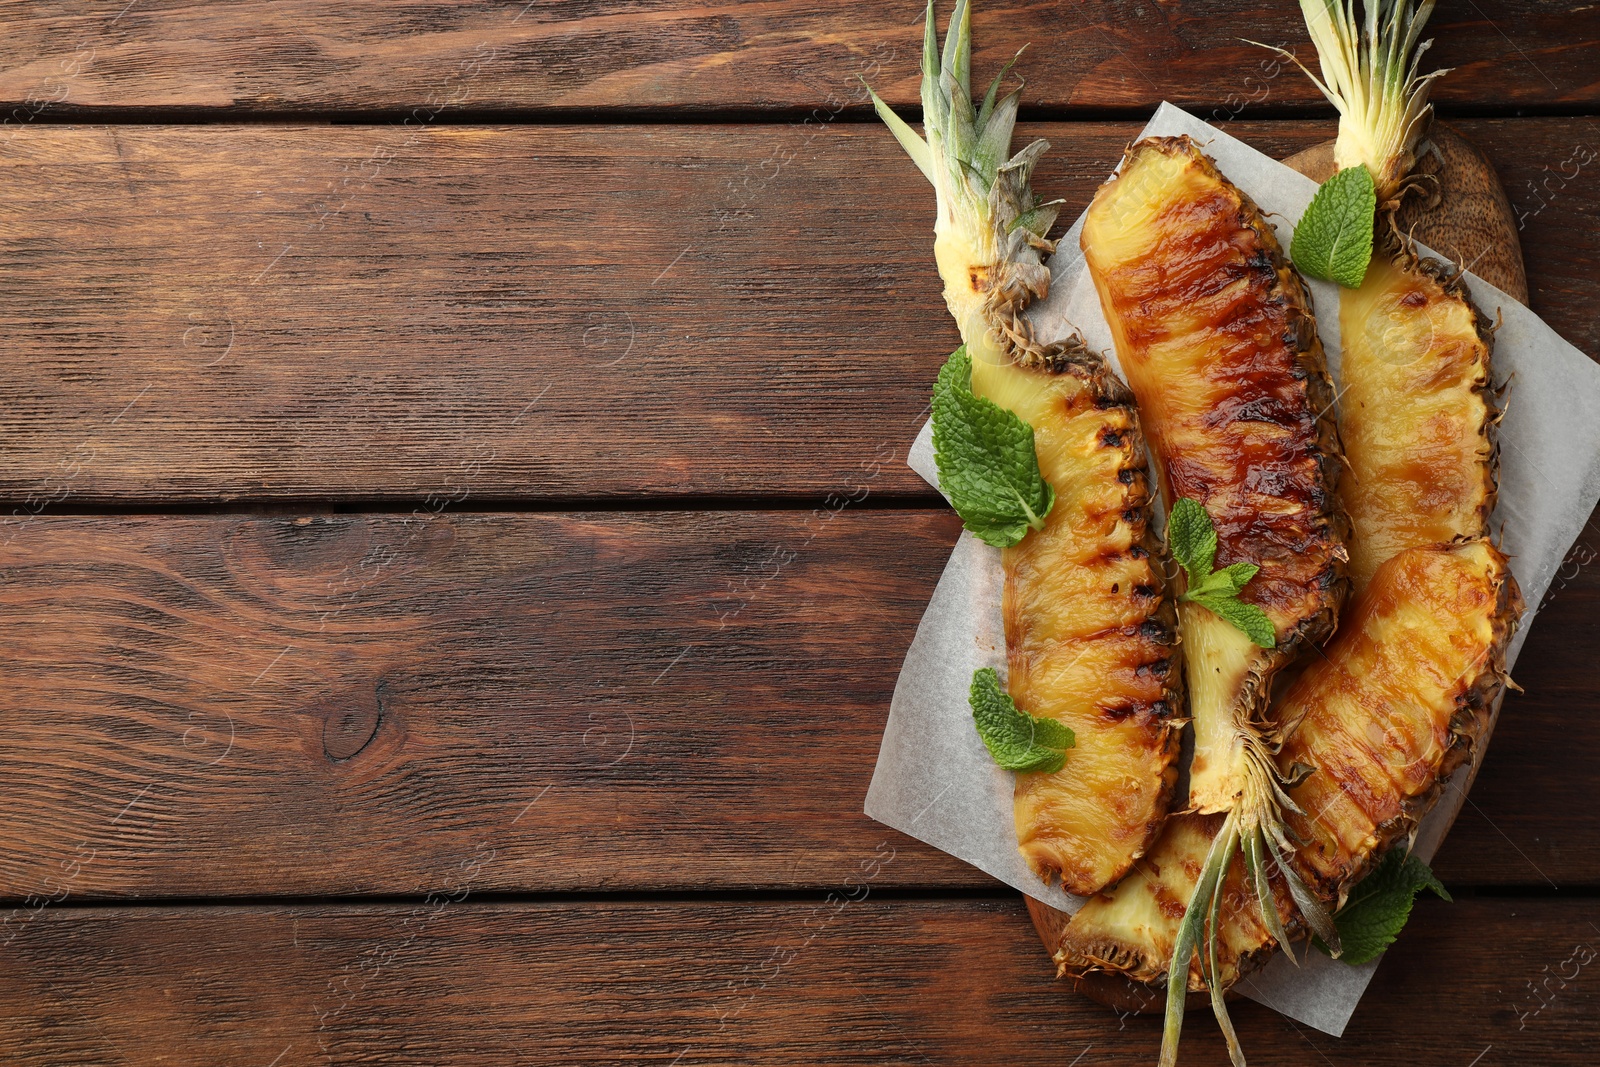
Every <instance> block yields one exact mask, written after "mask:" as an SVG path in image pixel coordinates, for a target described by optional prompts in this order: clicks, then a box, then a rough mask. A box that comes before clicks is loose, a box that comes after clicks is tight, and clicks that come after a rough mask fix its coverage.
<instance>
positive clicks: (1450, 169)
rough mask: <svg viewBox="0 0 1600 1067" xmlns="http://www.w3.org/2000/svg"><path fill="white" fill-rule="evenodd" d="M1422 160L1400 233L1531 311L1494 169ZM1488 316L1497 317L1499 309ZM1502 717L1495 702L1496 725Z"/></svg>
mask: <svg viewBox="0 0 1600 1067" xmlns="http://www.w3.org/2000/svg"><path fill="white" fill-rule="evenodd" d="M1417 155H1418V163H1417V167H1416V172H1417V173H1418V174H1420V175H1424V176H1425V180H1426V181H1428V182H1430V183H1433V184H1434V185H1435V186H1436V188H1437V195H1430V196H1426V197H1423V196H1413V197H1411V198H1409V199H1408V200H1407V201H1406V203H1405V204H1404V206H1403V207H1402V208H1401V210H1400V213H1399V215H1398V221H1399V224H1400V227H1401V228H1402V229H1403V230H1405V231H1407V232H1409V233H1410V234H1411V235H1412V236H1413V237H1415V238H1416V239H1417V240H1418V241H1421V242H1422V243H1423V244H1425V245H1427V246H1428V247H1429V248H1431V249H1433V250H1434V251H1436V252H1438V253H1439V254H1440V255H1443V256H1446V257H1448V258H1449V259H1450V260H1451V261H1452V262H1454V263H1457V264H1464V265H1465V266H1466V267H1467V269H1468V270H1470V271H1472V272H1473V273H1474V274H1476V275H1478V277H1480V278H1482V279H1484V280H1485V281H1487V282H1489V283H1490V284H1492V285H1495V286H1497V287H1499V288H1500V289H1502V290H1504V291H1505V292H1507V293H1509V294H1510V295H1511V296H1513V297H1515V298H1516V299H1517V300H1518V301H1519V302H1521V303H1523V304H1526V303H1527V302H1528V276H1527V272H1526V270H1525V269H1524V267H1523V263H1522V242H1521V241H1520V240H1519V239H1518V237H1517V221H1516V216H1515V215H1514V214H1513V213H1512V211H1511V204H1510V202H1509V201H1508V200H1507V199H1506V193H1505V189H1503V188H1502V187H1501V185H1500V179H1499V177H1498V176H1497V175H1496V174H1495V171H1494V167H1493V166H1491V165H1490V163H1489V161H1488V159H1486V158H1485V157H1484V155H1483V153H1482V152H1480V151H1478V149H1477V148H1476V147H1474V146H1473V145H1472V143H1471V142H1469V141H1467V140H1466V139H1465V138H1464V137H1462V136H1461V135H1460V134H1458V133H1456V132H1455V131H1454V130H1452V129H1451V128H1450V127H1449V126H1448V125H1446V124H1445V123H1442V122H1435V123H1434V124H1433V128H1432V129H1430V130H1429V131H1428V137H1427V140H1425V141H1424V142H1423V144H1422V147H1421V148H1420V149H1419V150H1418V153H1417ZM1283 162H1284V163H1285V164H1286V165H1287V166H1290V167H1293V168H1294V169H1295V170H1297V171H1299V172H1300V173H1301V174H1304V175H1305V176H1306V177H1308V178H1310V179H1312V180H1313V181H1316V182H1319V183H1320V182H1324V181H1326V180H1327V179H1328V178H1329V177H1330V176H1331V175H1332V174H1333V171H1334V166H1333V142H1332V141H1324V142H1323V143H1322V144H1319V145H1315V146H1313V147H1311V148H1308V149H1306V150H1305V151H1303V152H1298V153H1296V154H1295V155H1292V156H1290V157H1289V158H1287V159H1285V160H1284V161H1283ZM1484 310H1485V311H1487V312H1489V313H1491V315H1492V313H1493V309H1492V308H1486V309H1484ZM1499 710H1500V706H1499V701H1496V702H1495V709H1494V712H1495V717H1496V718H1497V717H1498V715H1499ZM1493 729H1494V720H1493V719H1491V720H1490V724H1489V727H1488V729H1487V730H1486V731H1485V732H1484V737H1483V740H1482V741H1481V742H1480V743H1479V745H1478V750H1477V751H1476V752H1475V753H1473V759H1472V769H1471V770H1470V771H1469V772H1468V774H1469V780H1468V784H1469V785H1470V779H1471V778H1472V777H1476V776H1477V773H1478V767H1479V766H1480V765H1481V764H1482V762H1483V754H1484V752H1485V751H1486V750H1487V749H1488V747H1489V746H1488V742H1489V737H1490V734H1491V733H1492V732H1493ZM1026 900H1027V903H1028V914H1029V915H1030V916H1032V918H1033V926H1034V929H1036V930H1037V931H1038V932H1039V937H1040V939H1041V940H1043V941H1044V946H1045V950H1046V951H1047V952H1048V953H1049V954H1050V955H1051V956H1054V955H1055V951H1056V946H1057V945H1059V944H1060V943H1061V932H1062V930H1063V929H1065V927H1066V925H1067V921H1068V920H1069V919H1070V918H1071V916H1069V915H1068V914H1067V913H1066V912H1064V911H1061V910H1059V909H1057V908H1052V907H1051V906H1050V905H1048V904H1044V903H1042V902H1040V901H1037V900H1035V899H1033V898H1032V897H1027V898H1026ZM1073 985H1074V986H1075V987H1076V988H1077V989H1078V991H1079V992H1081V993H1083V994H1084V995H1085V996H1088V997H1090V998H1091V999H1093V1000H1097V1001H1099V1002H1100V1003H1102V1004H1104V1005H1106V1006H1107V1007H1109V1008H1112V1009H1113V1010H1116V1011H1119V1012H1135V1013H1137V1012H1142V1011H1151V1010H1154V1011H1160V1010H1162V1009H1163V1008H1164V1007H1165V1005H1166V995H1165V993H1164V991H1162V990H1158V989H1152V988H1151V987H1149V986H1147V985H1144V984H1142V983H1139V982H1132V981H1129V980H1127V979H1125V978H1123V977H1121V976H1119V975H1093V976H1090V977H1088V978H1078V979H1074V980H1073ZM1207 1002H1208V998H1207V995H1206V994H1205V993H1190V994H1189V999H1188V1004H1187V1007H1188V1008H1191V1009H1192V1008H1195V1007H1198V1006H1200V1005H1202V1004H1205V1003H1207Z"/></svg>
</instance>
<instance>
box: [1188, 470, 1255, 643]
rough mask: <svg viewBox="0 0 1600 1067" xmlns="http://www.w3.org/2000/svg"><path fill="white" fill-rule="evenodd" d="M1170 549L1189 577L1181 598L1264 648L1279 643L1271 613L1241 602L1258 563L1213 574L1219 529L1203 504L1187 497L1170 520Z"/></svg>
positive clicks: (1238, 564)
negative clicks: (1233, 627) (1240, 596)
mask: <svg viewBox="0 0 1600 1067" xmlns="http://www.w3.org/2000/svg"><path fill="white" fill-rule="evenodd" d="M1167 545H1168V546H1169V547H1170V548H1171V549H1172V558H1173V559H1175V560H1177V561H1178V563H1179V564H1181V565H1182V566H1183V569H1184V571H1185V573H1187V574H1188V576H1189V588H1188V591H1187V592H1185V593H1184V594H1183V596H1182V597H1180V598H1179V599H1180V600H1187V601H1189V602H1190V603H1193V604H1199V605H1200V606H1201V607H1203V608H1205V609H1206V610H1208V611H1210V612H1212V613H1213V614H1215V615H1217V616H1218V617H1219V618H1222V619H1225V620H1227V621H1228V622H1231V623H1232V624H1233V625H1234V626H1236V627H1238V628H1239V629H1240V630H1241V631H1243V632H1244V635H1245V636H1246V637H1248V638H1250V640H1252V641H1254V642H1255V643H1256V644H1258V645H1260V646H1261V647H1262V648H1272V647H1273V646H1274V645H1276V644H1277V643H1278V633H1277V628H1276V627H1275V626H1273V625H1272V620H1271V619H1269V618H1267V613H1266V612H1264V611H1262V610H1261V609H1260V608H1258V607H1256V606H1255V605H1254V604H1246V603H1245V602H1244V601H1242V600H1240V599H1239V594H1240V593H1241V592H1243V591H1244V587H1245V585H1246V584H1247V583H1248V582H1249V581H1250V579H1252V578H1254V577H1255V576H1256V572H1257V571H1259V570H1260V569H1261V568H1260V567H1258V566H1256V565H1255V564H1254V563H1234V564H1231V565H1229V566H1227V567H1224V568H1222V569H1221V570H1220V571H1214V570H1212V569H1211V568H1212V565H1213V564H1214V563H1215V562H1216V558H1217V528H1216V527H1215V526H1213V525H1212V523H1211V516H1210V515H1208V514H1206V509H1205V508H1203V507H1201V506H1200V503H1199V501H1196V500H1190V499H1189V498H1188V497H1183V498H1182V499H1180V500H1179V501H1178V502H1177V503H1176V504H1174V505H1172V514H1171V515H1169V516H1167Z"/></svg>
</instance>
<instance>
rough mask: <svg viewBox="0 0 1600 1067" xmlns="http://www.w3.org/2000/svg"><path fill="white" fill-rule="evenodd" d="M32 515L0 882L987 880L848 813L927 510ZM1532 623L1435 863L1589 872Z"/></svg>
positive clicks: (6, 561)
mask: <svg viewBox="0 0 1600 1067" xmlns="http://www.w3.org/2000/svg"><path fill="white" fill-rule="evenodd" d="M838 507H839V509H840V510H838V511H837V512H835V511H834V510H832V509H828V508H824V509H819V510H818V511H816V512H809V513H808V512H767V513H722V514H716V513H661V514H642V515H627V514H620V515H619V514H612V515H587V516H586V515H531V516H530V515H524V516H509V515H498V516H496V515H453V514H433V513H431V512H418V513H417V514H416V515H413V516H387V517H386V516H332V517H329V516H322V517H309V516H307V517H302V518H273V519H258V518H242V517H216V518H103V517H102V518H89V517H85V518H72V517H43V518H39V519H36V520H34V521H33V522H31V523H29V524H28V525H26V526H24V527H21V528H19V529H17V530H14V531H13V537H12V540H11V541H10V542H9V543H8V544H6V545H5V546H4V547H3V548H0V606H3V608H4V611H5V615H6V618H7V620H8V625H7V626H6V627H5V628H4V629H3V630H0V662H3V663H5V664H6V669H5V678H6V683H7V685H6V689H5V691H4V696H3V699H0V737H4V738H5V739H6V743H5V744H4V745H3V746H0V810H4V811H5V812H6V813H7V826H8V827H9V829H8V831H7V833H6V834H5V835H4V839H3V842H0V897H3V898H4V899H9V900H11V901H13V902H17V901H24V900H26V899H29V898H31V899H33V900H35V901H36V900H39V899H46V898H53V897H57V896H60V895H61V894H63V893H69V894H72V895H73V896H75V897H78V898H104V897H115V898H125V897H130V896H131V897H142V898H151V897H157V898H168V899H171V898H193V897H201V896H203V897H222V896H273V895H292V896H310V895H316V894H339V895H354V894H371V893H378V894H396V893H416V892H421V891H424V890H425V889H427V888H428V887H430V886H432V885H435V884H436V883H437V881H438V879H439V878H440V877H442V876H443V875H444V874H446V873H448V872H449V871H450V870H452V869H453V868H454V866H455V865H456V864H457V863H458V862H459V860H460V858H461V857H462V856H465V855H469V854H471V853H472V852H473V850H474V849H476V848H478V847H479V846H483V847H486V848H493V849H495V850H496V851H497V854H498V855H499V856H500V857H501V862H499V863H497V864H496V865H495V866H494V867H493V868H492V869H491V870H489V871H487V872H486V873H485V875H484V877H483V879H482V880H481V883H480V886H479V888H483V889H493V890H496V891H530V890H532V891H542V890H557V891H565V890H579V889H594V888H603V889H608V890H612V889H614V890H631V889H651V890H654V889H691V888H696V887H722V888H730V889H732V888H741V887H770V888H793V887H797V886H801V887H803V886H818V885H832V884H837V883H838V882H839V880H840V879H842V878H843V877H844V876H845V874H847V873H848V872H849V871H850V870H851V869H852V868H853V866H854V864H855V862H856V859H855V858H856V857H857V856H860V855H863V854H869V853H871V852H872V850H873V849H874V848H875V847H876V846H877V845H878V844H880V843H883V842H889V847H891V848H894V849H896V850H897V851H898V855H899V859H898V860H897V862H896V863H895V865H894V867H893V869H892V870H890V871H888V872H886V874H885V875H884V878H883V882H884V884H892V885H899V886H932V885H939V886H973V887H984V886H994V885H995V883H993V882H992V881H990V880H989V879H988V878H987V876H985V875H982V874H980V873H978V872H977V871H975V870H973V869H970V868H967V867H965V866H964V865H962V864H960V863H958V862H957V861H956V860H954V859H953V858H951V857H949V856H946V855H944V854H942V853H938V852H935V851H934V850H932V849H930V848H927V847H925V846H922V845H919V844H916V843H914V842H911V841H909V840H907V839H906V838H903V837H902V836H900V835H899V834H897V833H893V832H891V831H888V830H886V829H885V828H884V827H882V826H880V825H878V824H876V823H873V822H871V821H870V820H868V819H867V818H866V817H865V816H864V815H862V814H861V803H862V799H863V797H864V796H865V793H866V788H867V782H868V780H869V778H870V777H871V773H872V767H873V764H874V762H875V760H876V758H877V751H878V741H879V737H880V734H881V731H882V726H883V721H884V716H885V715H886V713H887V709H888V703H889V698H890V695H891V692H892V689H893V686H894V682H895V678H896V676H897V674H898V671H899V667H900V661H901V657H902V656H903V655H904V653H905V650H906V648H907V647H908V646H909V644H910V642H911V638H912V635H913V633H914V631H915V628H916V624H917V620H918V619H919V618H920V617H921V614H922V610H923V608H924V606H925V604H926V601H927V598H928V596H929V594H930V592H931V591H932V589H933V585H934V583H935V582H936V580H937V578H938V575H939V572H940V570H941V569H942V567H943V565H944V561H945V558H946V555H947V553H948V549H949V546H950V544H951V543H952V542H953V540H954V537H955V533H956V525H955V523H954V522H953V521H952V518H951V516H950V515H949V514H948V513H945V512H921V511H865V510H859V509H856V508H854V507H847V506H845V502H844V501H843V500H842V498H841V501H839V502H838ZM1574 570H1575V574H1574V577H1573V579H1572V581H1571V582H1570V583H1569V584H1568V585H1567V586H1566V588H1564V589H1562V590H1561V591H1560V592H1559V593H1558V594H1557V595H1556V596H1555V597H1554V598H1553V599H1552V601H1551V604H1550V607H1549V612H1548V614H1547V615H1546V616H1545V617H1544V618H1543V619H1542V620H1541V621H1540V623H1539V626H1538V629H1537V630H1536V631H1535V633H1534V635H1533V644H1532V646H1531V647H1530V651H1529V653H1528V658H1527V660H1526V661H1525V667H1524V668H1522V669H1519V671H1518V677H1519V679H1520V680H1521V682H1522V684H1523V685H1524V686H1525V687H1526V688H1527V690H1528V692H1527V694H1526V695H1523V696H1516V695H1513V696H1512V698H1511V699H1510V700H1509V701H1508V702H1507V704H1506V708H1505V713H1504V715H1503V716H1502V719H1501V725H1500V729H1499V733H1498V736H1497V737H1496V738H1495V743H1494V747H1493V749H1492V750H1491V752H1490V754H1489V757H1488V761H1487V763H1486V765H1485V767H1484V770H1483V773H1482V776H1481V778H1480V780H1479V784H1478V787H1477V789H1476V791H1475V793H1474V804H1475V805H1476V808H1469V809H1468V814H1467V816H1466V817H1465V818H1464V819H1463V821H1462V823H1461V825H1460V826H1459V827H1458V830H1457V832H1456V834H1455V835H1454V836H1453V837H1452V838H1451V839H1450V841H1449V844H1448V847H1447V849H1446V851H1445V853H1444V855H1443V856H1442V857H1441V858H1440V861H1439V864H1438V869H1439V871H1440V874H1441V875H1442V876H1443V877H1444V878H1445V879H1446V880H1447V881H1449V882H1450V883H1451V884H1452V885H1456V886H1461V885H1488V884H1510V885H1535V886H1545V885H1546V884H1547V883H1553V884H1556V885H1559V886H1561V887H1568V886H1573V885H1591V886H1592V885H1596V884H1600V814H1597V812H1596V809H1595V806H1594V805H1593V804H1592V803H1591V802H1590V800H1591V798H1590V793H1591V789H1590V782H1591V780H1592V776H1591V774H1590V773H1589V763H1588V761H1589V756H1588V753H1591V752H1594V751H1596V750H1597V749H1600V714H1597V713H1596V712H1597V710H1600V709H1597V707H1596V697H1595V694H1594V691H1593V685H1592V671H1591V670H1590V666H1589V665H1590V658H1589V657H1588V656H1587V655H1586V654H1585V653H1584V650H1587V649H1591V648H1593V647H1595V643H1596V641H1597V640H1600V610H1597V608H1600V575H1597V574H1596V572H1595V570H1594V568H1592V567H1587V568H1574Z"/></svg>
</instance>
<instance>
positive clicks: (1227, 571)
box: [1189, 563, 1261, 600]
mask: <svg viewBox="0 0 1600 1067" xmlns="http://www.w3.org/2000/svg"><path fill="white" fill-rule="evenodd" d="M1259 570H1261V568H1260V567H1257V566H1256V565H1255V564H1254V563H1233V564H1230V565H1229V566H1226V567H1224V568H1222V569H1221V570H1220V571H1213V572H1212V573H1211V574H1209V575H1207V576H1206V578H1205V579H1203V580H1202V581H1201V583H1200V586H1199V587H1198V588H1196V587H1195V586H1193V585H1191V586H1190V587H1189V598H1190V599H1191V600H1193V599H1196V598H1198V597H1202V596H1221V597H1235V596H1238V595H1239V593H1240V592H1241V591H1242V590H1243V589H1244V587H1245V586H1246V585H1248V584H1249V583H1250V579H1252V578H1254V577H1255V576H1256V572H1257V571H1259Z"/></svg>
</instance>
